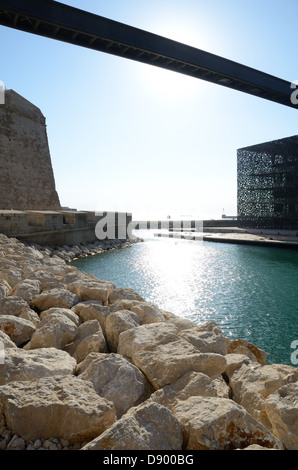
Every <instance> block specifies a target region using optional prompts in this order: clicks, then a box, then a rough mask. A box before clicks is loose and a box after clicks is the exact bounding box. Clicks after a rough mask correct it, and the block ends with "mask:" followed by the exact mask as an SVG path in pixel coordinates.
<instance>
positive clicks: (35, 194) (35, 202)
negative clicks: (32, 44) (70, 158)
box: [0, 90, 61, 211]
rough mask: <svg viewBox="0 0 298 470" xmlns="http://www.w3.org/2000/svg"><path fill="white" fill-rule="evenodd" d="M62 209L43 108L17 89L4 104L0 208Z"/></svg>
mask: <svg viewBox="0 0 298 470" xmlns="http://www.w3.org/2000/svg"><path fill="white" fill-rule="evenodd" d="M11 209H13V210H21V211H22V210H31V211H35V210H43V211H45V210H49V211H57V210H58V211H59V210H61V207H60V201H59V196H58V194H57V191H56V188H55V179H54V173H53V168H52V163H51V156H50V151H49V145H48V138H47V131H46V120H45V117H44V116H43V114H42V113H41V111H40V109H39V108H37V107H36V106H34V105H33V104H32V103H30V102H29V101H27V100H26V99H25V98H23V97H22V96H20V95H19V94H18V93H16V92H15V91H13V90H7V91H6V92H5V104H1V105H0V210H11Z"/></svg>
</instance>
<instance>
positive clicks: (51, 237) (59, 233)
mask: <svg viewBox="0 0 298 470" xmlns="http://www.w3.org/2000/svg"><path fill="white" fill-rule="evenodd" d="M131 218H132V216H131V214H126V213H113V212H102V213H96V212H91V211H13V210H2V211H0V233H2V234H4V235H7V236H9V237H14V238H17V239H19V240H21V241H25V242H28V243H38V244H39V245H42V246H45V245H48V246H56V245H57V246H63V245H68V246H74V245H79V244H86V243H92V242H94V241H96V240H97V239H98V236H97V235H98V232H97V231H96V226H97V224H98V223H99V222H100V223H101V232H100V233H101V236H102V238H101V239H102V240H104V239H119V236H120V235H121V238H122V239H126V238H128V236H129V230H128V226H129V223H130V222H131ZM113 221H114V226H112V231H111V227H109V229H108V227H107V223H108V224H111V223H113ZM120 224H122V225H120ZM105 232H106V236H105ZM111 233H112V236H111ZM123 234H125V237H124V236H123Z"/></svg>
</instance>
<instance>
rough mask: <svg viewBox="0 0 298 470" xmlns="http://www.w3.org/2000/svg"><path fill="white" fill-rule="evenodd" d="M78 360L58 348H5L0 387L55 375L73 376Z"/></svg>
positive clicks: (0, 373) (0, 372) (0, 368)
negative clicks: (27, 349) (28, 349)
mask: <svg viewBox="0 0 298 470" xmlns="http://www.w3.org/2000/svg"><path fill="white" fill-rule="evenodd" d="M76 367H77V363H76V360H75V359H74V358H73V357H71V356H70V355H69V354H68V353H67V352H65V351H61V350H58V349H56V348H44V349H34V350H30V351H26V350H24V349H20V348H5V362H4V364H3V365H1V367H0V385H4V384H7V383H9V382H15V381H19V380H20V381H23V380H28V381H30V382H31V381H34V380H38V379H40V378H42V377H52V376H53V375H72V374H74V373H75V370H76Z"/></svg>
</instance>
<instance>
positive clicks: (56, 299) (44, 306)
mask: <svg viewBox="0 0 298 470" xmlns="http://www.w3.org/2000/svg"><path fill="white" fill-rule="evenodd" d="M79 302H80V298H79V297H78V295H76V294H73V293H72V292H70V291H69V290H68V289H65V288H55V289H50V290H45V291H43V292H42V293H41V294H39V295H37V296H35V297H33V299H32V300H31V302H30V304H31V305H32V306H33V307H36V308H38V309H39V310H40V311H43V310H48V309H49V308H52V307H60V308H69V309H71V308H72V307H73V306H74V305H76V304H77V303H79Z"/></svg>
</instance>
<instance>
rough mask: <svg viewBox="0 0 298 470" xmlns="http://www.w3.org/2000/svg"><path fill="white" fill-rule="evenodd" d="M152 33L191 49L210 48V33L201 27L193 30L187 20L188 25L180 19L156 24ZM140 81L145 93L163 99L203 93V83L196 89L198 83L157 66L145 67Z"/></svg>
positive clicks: (183, 75) (186, 76)
mask: <svg viewBox="0 0 298 470" xmlns="http://www.w3.org/2000/svg"><path fill="white" fill-rule="evenodd" d="M154 32H155V33H156V34H159V35H161V36H163V37H165V38H168V39H172V40H174V41H178V42H181V43H183V44H187V45H190V46H192V47H195V48H198V49H203V50H208V47H207V44H209V47H211V43H212V40H211V39H210V33H208V31H204V30H203V29H202V28H201V27H200V28H195V27H194V24H192V23H191V21H190V19H188V25H187V27H186V26H185V21H184V22H183V21H180V19H177V18H175V19H172V20H171V21H169V22H168V23H167V24H156V25H155V29H154ZM141 80H142V82H143V83H145V84H146V87H148V88H147V92H148V91H150V90H151V93H152V94H154V95H157V96H158V97H163V99H169V98H170V99H173V98H175V97H176V98H177V99H187V98H190V97H191V96H192V95H193V93H195V92H199V91H200V90H201V92H202V93H204V88H203V83H204V82H201V86H200V87H198V81H197V80H196V79H195V78H193V77H191V76H188V75H185V74H183V73H179V72H173V71H170V70H167V69H163V68H160V67H157V66H153V67H152V66H148V67H145V68H144V69H143V71H142V77H141Z"/></svg>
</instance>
